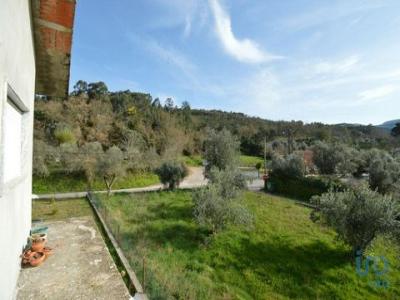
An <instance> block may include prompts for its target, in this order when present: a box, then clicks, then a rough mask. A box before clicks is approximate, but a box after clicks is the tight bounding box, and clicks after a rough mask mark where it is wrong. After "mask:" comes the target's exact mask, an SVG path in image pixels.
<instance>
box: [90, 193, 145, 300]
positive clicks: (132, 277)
mask: <svg viewBox="0 0 400 300" xmlns="http://www.w3.org/2000/svg"><path fill="white" fill-rule="evenodd" d="M87 199H88V201H89V203H90V205H91V206H92V208H93V211H94V212H95V214H96V216H97V218H98V219H99V221H100V223H101V225H102V227H103V229H104V231H105V233H106V234H107V237H108V239H109V240H110V242H111V244H112V246H113V247H114V249H115V251H116V253H117V255H118V258H119V260H120V263H121V264H122V266H123V268H124V269H125V271H126V273H127V276H128V278H129V284H130V285H131V286H128V289H129V290H130V291H131V290H132V288H133V289H134V295H133V299H135V300H139V299H140V300H147V299H148V297H147V295H146V294H145V292H144V289H143V287H142V285H141V283H140V282H139V280H138V278H137V276H136V274H135V272H134V271H133V269H132V268H131V266H130V264H129V262H128V260H127V258H126V257H125V255H124V253H123V251H122V249H121V248H120V247H119V244H118V242H117V239H116V238H115V236H114V234H113V233H112V232H111V230H110V229H109V228H108V225H107V223H106V221H105V219H104V218H103V216H102V214H101V213H100V210H99V208H98V207H97V205H96V203H97V200H96V195H94V194H93V193H91V192H88V193H87ZM105 218H107V214H105Z"/></svg>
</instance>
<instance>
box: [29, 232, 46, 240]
mask: <svg viewBox="0 0 400 300" xmlns="http://www.w3.org/2000/svg"><path fill="white" fill-rule="evenodd" d="M37 239H45V240H46V241H47V234H46V233H35V234H32V235H31V240H32V241H34V240H37Z"/></svg>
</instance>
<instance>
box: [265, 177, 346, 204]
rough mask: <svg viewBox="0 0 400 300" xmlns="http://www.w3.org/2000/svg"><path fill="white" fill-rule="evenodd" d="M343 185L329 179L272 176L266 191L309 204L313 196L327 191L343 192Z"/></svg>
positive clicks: (333, 179) (338, 181)
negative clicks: (331, 189)
mask: <svg viewBox="0 0 400 300" xmlns="http://www.w3.org/2000/svg"><path fill="white" fill-rule="evenodd" d="M345 187H346V186H345V184H344V183H342V182H341V181H340V180H338V179H337V178H331V177H303V178H287V177H281V176H278V175H277V174H274V173H273V174H272V175H271V177H270V179H269V180H268V182H267V187H266V188H267V190H268V191H269V192H272V193H277V194H281V195H284V196H287V197H290V198H294V199H298V200H301V201H305V202H309V201H310V198H311V197H312V196H315V195H321V194H323V193H326V192H327V191H329V189H330V188H333V189H335V190H344V189H345Z"/></svg>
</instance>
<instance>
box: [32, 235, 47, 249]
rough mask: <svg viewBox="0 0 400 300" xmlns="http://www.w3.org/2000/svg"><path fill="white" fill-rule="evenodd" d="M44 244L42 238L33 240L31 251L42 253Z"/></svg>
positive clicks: (44, 240) (44, 241)
mask: <svg viewBox="0 0 400 300" xmlns="http://www.w3.org/2000/svg"><path fill="white" fill-rule="evenodd" d="M45 244H46V239H44V238H39V239H36V240H33V241H32V246H31V250H32V251H34V252H38V251H42V250H43V248H44V245H45Z"/></svg>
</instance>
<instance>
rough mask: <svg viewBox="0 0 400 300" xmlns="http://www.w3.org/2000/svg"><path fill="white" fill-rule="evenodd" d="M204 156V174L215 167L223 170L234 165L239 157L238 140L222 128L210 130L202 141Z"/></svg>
mask: <svg viewBox="0 0 400 300" xmlns="http://www.w3.org/2000/svg"><path fill="white" fill-rule="evenodd" d="M204 146H205V152H204V158H205V159H206V161H207V164H206V174H208V173H209V171H210V170H211V169H212V168H213V167H216V168H218V169H219V170H225V169H227V168H229V167H231V166H236V165H237V162H238V159H239V153H240V152H239V149H240V148H239V147H240V142H239V140H238V139H237V138H236V137H235V136H233V135H232V134H231V133H230V131H229V130H226V129H223V130H221V131H219V132H217V131H215V130H210V131H209V132H208V135H207V138H206V140H205V142H204Z"/></svg>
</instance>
